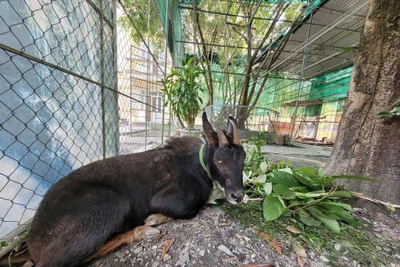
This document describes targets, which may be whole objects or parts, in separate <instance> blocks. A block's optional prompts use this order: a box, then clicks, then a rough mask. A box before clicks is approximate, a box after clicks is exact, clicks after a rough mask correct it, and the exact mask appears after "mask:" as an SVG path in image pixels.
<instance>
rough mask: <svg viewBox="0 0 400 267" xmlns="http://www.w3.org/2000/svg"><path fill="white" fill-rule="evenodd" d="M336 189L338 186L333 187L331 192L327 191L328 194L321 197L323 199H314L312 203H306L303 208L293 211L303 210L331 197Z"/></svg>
mask: <svg viewBox="0 0 400 267" xmlns="http://www.w3.org/2000/svg"><path fill="white" fill-rule="evenodd" d="M337 188H338V185H335V186H334V187H332V188H331V190H329V192H328V193H326V194H325V196H323V197H321V198H319V199H316V200H314V201H312V202H310V203H308V204H307V205H304V206H303V207H300V208H298V209H295V211H298V210H301V209H305V208H307V207H309V206H312V205H314V204H317V203H318V202H320V201H322V200H324V199H325V198H327V197H329V196H330V195H332V193H333V192H335V191H336V189H337Z"/></svg>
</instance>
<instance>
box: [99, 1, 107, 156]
mask: <svg viewBox="0 0 400 267" xmlns="http://www.w3.org/2000/svg"><path fill="white" fill-rule="evenodd" d="M99 5H100V10H99V16H100V84H101V123H102V138H103V159H105V158H106V110H105V93H104V8H103V1H99Z"/></svg>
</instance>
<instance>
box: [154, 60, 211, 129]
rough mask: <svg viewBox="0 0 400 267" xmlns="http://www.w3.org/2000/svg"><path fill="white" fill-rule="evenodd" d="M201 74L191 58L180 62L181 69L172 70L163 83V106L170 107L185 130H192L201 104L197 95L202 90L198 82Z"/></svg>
mask: <svg viewBox="0 0 400 267" xmlns="http://www.w3.org/2000/svg"><path fill="white" fill-rule="evenodd" d="M201 73H202V72H201V69H200V68H199V67H198V66H196V65H195V64H194V63H193V58H189V59H188V60H187V61H184V60H182V69H179V70H172V71H171V74H170V75H168V76H167V78H166V79H165V81H164V85H165V87H164V89H162V92H163V94H164V96H165V97H166V102H165V105H170V106H171V109H172V113H173V114H174V115H175V116H177V117H178V118H179V119H183V120H184V121H185V122H186V128H187V129H192V128H193V126H194V121H195V118H196V116H197V114H198V113H199V112H200V109H201V108H200V105H201V104H202V103H203V101H202V99H201V97H200V94H199V93H200V92H201V91H204V89H203V88H202V87H201V86H200V83H199V81H198V79H199V76H200V75H201Z"/></svg>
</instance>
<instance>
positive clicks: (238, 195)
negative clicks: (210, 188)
mask: <svg viewBox="0 0 400 267" xmlns="http://www.w3.org/2000/svg"><path fill="white" fill-rule="evenodd" d="M231 197H232V198H233V199H234V200H235V201H236V202H237V203H240V202H241V201H242V200H243V197H244V194H243V191H237V192H233V193H232V194H231Z"/></svg>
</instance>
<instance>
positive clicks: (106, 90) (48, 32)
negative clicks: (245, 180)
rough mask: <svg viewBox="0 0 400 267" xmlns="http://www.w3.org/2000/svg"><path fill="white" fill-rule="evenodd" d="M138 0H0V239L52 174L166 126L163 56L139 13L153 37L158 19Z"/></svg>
mask: <svg viewBox="0 0 400 267" xmlns="http://www.w3.org/2000/svg"><path fill="white" fill-rule="evenodd" d="M141 2H143V3H145V5H144V6H142V7H141V8H142V9H141V10H138V9H136V11H137V12H136V11H135V8H132V7H126V6H123V5H122V4H121V3H120V1H116V0H109V1H103V0H63V1H50V0H35V1H31V0H25V1H24V0H8V1H0V241H2V242H1V244H2V247H3V246H5V245H7V244H6V243H8V242H9V241H10V240H12V239H13V238H14V237H15V236H16V235H18V234H19V233H20V232H22V231H24V229H26V228H27V226H28V225H29V221H30V219H31V218H32V216H33V215H34V213H35V210H36V209H37V207H38V205H39V203H40V201H41V199H42V197H43V195H44V194H45V192H46V190H47V189H48V188H49V187H51V186H52V184H54V183H55V182H56V181H57V180H59V179H60V178H62V177H64V176H65V175H67V174H68V173H70V172H71V171H72V170H74V169H76V168H78V167H80V166H82V165H85V164H88V163H90V162H93V161H96V160H98V159H103V158H107V157H111V156H115V155H118V154H121V153H131V152H135V151H139V150H145V149H149V148H151V147H153V146H155V145H157V144H161V143H162V140H163V138H164V137H166V136H168V135H169V134H170V132H171V129H170V123H168V122H169V115H168V113H165V112H164V107H163V100H162V98H161V93H160V88H161V87H162V83H161V81H162V79H163V78H164V75H165V73H166V72H167V69H168V66H170V65H171V63H170V62H169V63H168V64H167V62H166V60H165V59H166V58H167V53H166V49H165V45H164V46H163V44H161V45H158V47H157V44H153V42H152V40H149V38H148V37H147V38H146V32H149V30H148V29H149V27H148V28H146V25H144V26H143V25H142V26H140V25H139V21H140V22H142V21H145V22H146V24H147V26H148V25H152V26H154V27H155V28H156V29H157V30H158V31H160V34H161V35H162V34H163V25H162V24H161V22H160V19H159V17H158V16H152V14H153V15H154V12H156V11H157V9H155V7H154V6H153V5H154V4H153V3H152V2H153V1H149V2H147V1H141ZM129 3H130V1H127V3H126V4H127V5H128V4H129ZM148 3H150V5H149V4H148ZM127 10H128V11H127ZM133 11H135V12H136V13H132V12H133ZM136 15H137V16H136ZM138 36H139V37H138ZM0 253H1V251H0Z"/></svg>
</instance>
